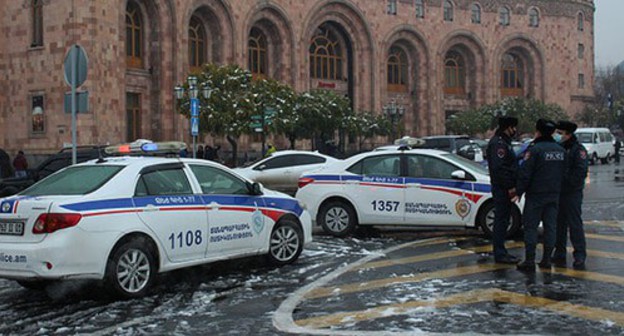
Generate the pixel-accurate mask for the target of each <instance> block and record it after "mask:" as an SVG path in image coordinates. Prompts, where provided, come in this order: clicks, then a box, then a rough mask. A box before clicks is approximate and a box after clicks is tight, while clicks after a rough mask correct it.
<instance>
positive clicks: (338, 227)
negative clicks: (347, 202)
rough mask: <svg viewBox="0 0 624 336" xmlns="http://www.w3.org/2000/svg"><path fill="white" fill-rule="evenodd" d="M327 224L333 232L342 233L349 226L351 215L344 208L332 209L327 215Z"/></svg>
mask: <svg viewBox="0 0 624 336" xmlns="http://www.w3.org/2000/svg"><path fill="white" fill-rule="evenodd" d="M325 223H327V227H328V228H329V229H330V230H332V231H333V232H342V231H344V230H346V229H347V227H348V226H349V214H348V213H347V211H346V210H345V209H343V208H340V207H335V208H331V209H329V211H327V214H326V215H325Z"/></svg>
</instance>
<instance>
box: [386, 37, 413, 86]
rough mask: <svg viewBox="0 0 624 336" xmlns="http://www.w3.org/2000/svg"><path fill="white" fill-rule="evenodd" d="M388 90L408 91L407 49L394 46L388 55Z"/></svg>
mask: <svg viewBox="0 0 624 336" xmlns="http://www.w3.org/2000/svg"><path fill="white" fill-rule="evenodd" d="M387 69H388V91H392V92H407V84H408V83H409V81H408V78H407V54H406V53H405V50H403V49H401V48H398V47H392V48H390V54H389V55H388V63H387Z"/></svg>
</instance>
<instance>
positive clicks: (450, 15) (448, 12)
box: [444, 0, 453, 21]
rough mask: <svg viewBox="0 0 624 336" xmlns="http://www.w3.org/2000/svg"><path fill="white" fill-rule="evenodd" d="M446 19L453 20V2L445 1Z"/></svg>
mask: <svg viewBox="0 0 624 336" xmlns="http://www.w3.org/2000/svg"><path fill="white" fill-rule="evenodd" d="M444 21H453V3H452V2H451V1H449V0H446V1H444Z"/></svg>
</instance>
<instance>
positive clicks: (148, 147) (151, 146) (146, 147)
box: [141, 143, 158, 152]
mask: <svg viewBox="0 0 624 336" xmlns="http://www.w3.org/2000/svg"><path fill="white" fill-rule="evenodd" d="M141 149H142V150H143V151H144V152H154V151H157V150H158V144H156V143H146V144H143V145H142V146H141Z"/></svg>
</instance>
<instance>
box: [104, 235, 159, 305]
mask: <svg viewBox="0 0 624 336" xmlns="http://www.w3.org/2000/svg"><path fill="white" fill-rule="evenodd" d="M155 277H156V259H155V258H154V252H153V251H152V248H151V244H149V243H148V242H147V241H146V240H145V239H144V238H135V239H132V240H129V241H126V242H124V243H122V244H121V245H119V246H118V247H117V248H115V250H114V251H113V252H112V253H111V255H110V257H109V258H108V262H107V264H106V276H105V281H106V285H107V287H108V288H109V289H110V290H112V291H113V293H114V294H115V295H117V296H119V297H121V298H124V299H131V298H138V297H142V296H144V295H145V294H146V293H147V292H148V291H149V290H150V288H151V287H152V285H153V283H154V279H155Z"/></svg>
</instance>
